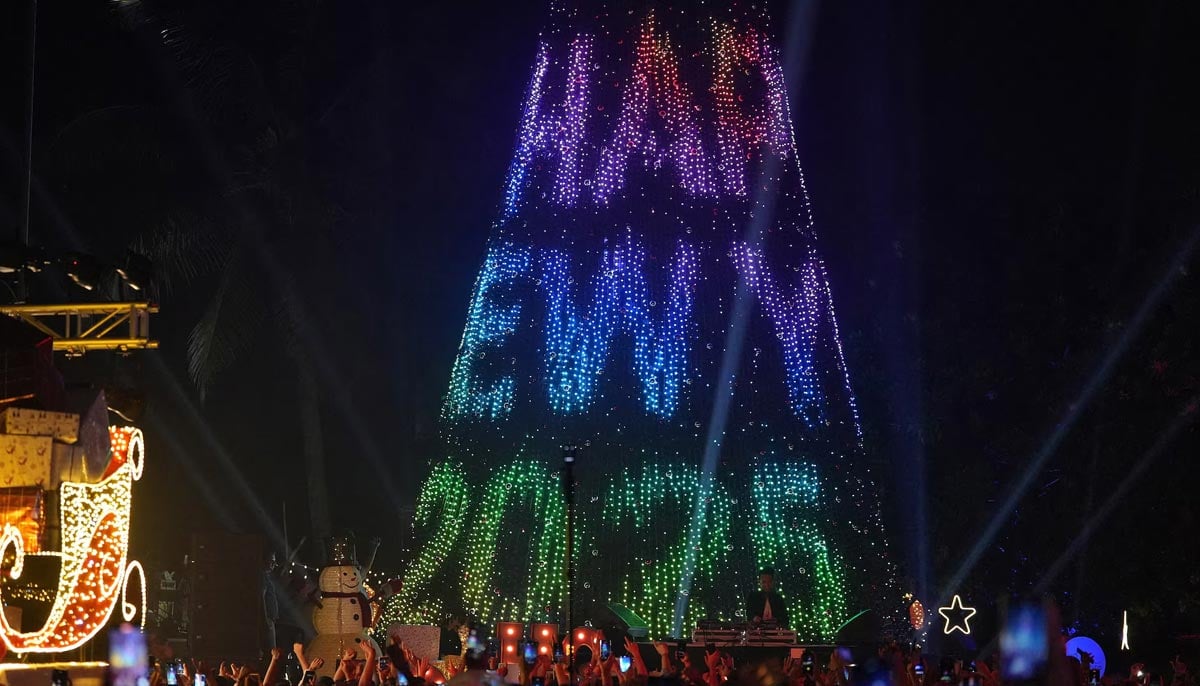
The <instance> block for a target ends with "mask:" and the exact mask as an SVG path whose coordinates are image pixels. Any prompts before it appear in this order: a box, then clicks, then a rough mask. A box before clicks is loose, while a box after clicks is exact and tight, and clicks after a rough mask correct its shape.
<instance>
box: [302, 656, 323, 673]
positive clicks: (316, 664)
mask: <svg viewBox="0 0 1200 686" xmlns="http://www.w3.org/2000/svg"><path fill="white" fill-rule="evenodd" d="M324 666H325V658H323V657H315V658H313V661H312V662H310V663H308V670H306V671H313V672H315V671H317V670H319V669H321V668H322V667H324Z"/></svg>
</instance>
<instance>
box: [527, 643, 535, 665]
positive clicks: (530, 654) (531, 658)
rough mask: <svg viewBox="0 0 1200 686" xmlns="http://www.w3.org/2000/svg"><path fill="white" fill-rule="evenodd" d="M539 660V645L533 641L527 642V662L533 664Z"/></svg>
mask: <svg viewBox="0 0 1200 686" xmlns="http://www.w3.org/2000/svg"><path fill="white" fill-rule="evenodd" d="M535 662H537V646H536V645H534V643H533V642H532V641H527V642H526V643H525V664H527V665H531V664H533V663H535Z"/></svg>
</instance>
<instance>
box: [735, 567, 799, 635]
mask: <svg viewBox="0 0 1200 686" xmlns="http://www.w3.org/2000/svg"><path fill="white" fill-rule="evenodd" d="M758 587H759V590H757V591H754V592H752V593H750V594H749V595H747V596H746V616H747V617H749V618H750V620H751V621H752V622H754V623H755V624H761V623H763V622H774V623H776V624H778V625H779V626H780V627H782V628H784V629H788V628H790V625H789V624H788V612H787V606H786V605H784V603H783V596H781V595H779V594H778V593H776V592H775V570H773V569H770V568H767V569H764V570H762V571H760V572H759V573H758Z"/></svg>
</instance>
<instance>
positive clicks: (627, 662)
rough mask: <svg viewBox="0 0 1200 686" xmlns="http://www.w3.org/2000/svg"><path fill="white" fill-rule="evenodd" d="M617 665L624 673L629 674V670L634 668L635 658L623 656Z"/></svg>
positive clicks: (618, 659)
mask: <svg viewBox="0 0 1200 686" xmlns="http://www.w3.org/2000/svg"><path fill="white" fill-rule="evenodd" d="M617 664H618V665H619V666H620V667H621V671H622V672H628V671H629V668H630V667H632V666H633V658H632V657H629V656H628V655H622V656H621V657H619V658H617Z"/></svg>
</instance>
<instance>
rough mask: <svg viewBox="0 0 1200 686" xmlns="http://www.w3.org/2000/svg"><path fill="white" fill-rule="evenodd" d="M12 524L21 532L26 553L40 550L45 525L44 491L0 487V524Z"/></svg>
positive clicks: (32, 488)
mask: <svg viewBox="0 0 1200 686" xmlns="http://www.w3.org/2000/svg"><path fill="white" fill-rule="evenodd" d="M4 524H12V525H13V526H15V527H17V530H18V531H20V532H21V542H22V543H23V544H24V545H25V552H26V553H36V552H40V551H41V550H42V531H43V530H45V526H46V508H45V493H43V491H42V489H40V488H38V487H36V486H34V487H30V488H3V489H0V525H4Z"/></svg>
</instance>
